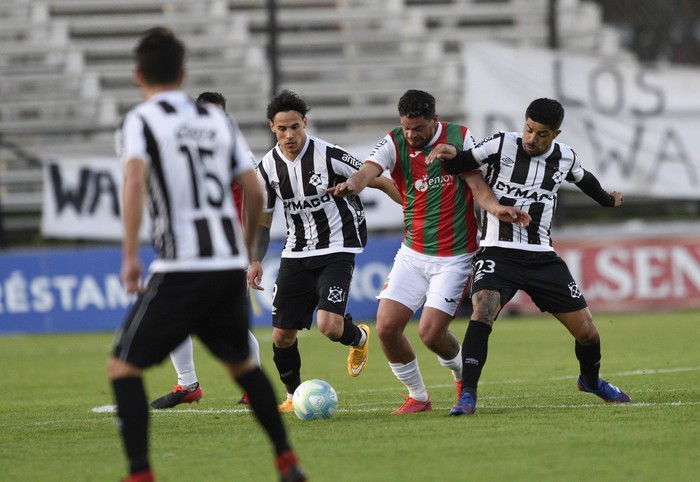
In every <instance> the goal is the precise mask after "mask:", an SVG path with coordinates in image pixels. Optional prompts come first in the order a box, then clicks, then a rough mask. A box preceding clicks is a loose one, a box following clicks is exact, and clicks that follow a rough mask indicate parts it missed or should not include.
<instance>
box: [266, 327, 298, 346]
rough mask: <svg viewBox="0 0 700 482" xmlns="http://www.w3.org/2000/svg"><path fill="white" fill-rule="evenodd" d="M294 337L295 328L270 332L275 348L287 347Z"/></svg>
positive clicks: (295, 337) (291, 343)
mask: <svg viewBox="0 0 700 482" xmlns="http://www.w3.org/2000/svg"><path fill="white" fill-rule="evenodd" d="M296 339H297V334H296V330H274V331H273V333H272V343H273V344H274V345H275V346H276V347H277V348H289V347H290V346H292V345H293V344H294V341H295V340H296Z"/></svg>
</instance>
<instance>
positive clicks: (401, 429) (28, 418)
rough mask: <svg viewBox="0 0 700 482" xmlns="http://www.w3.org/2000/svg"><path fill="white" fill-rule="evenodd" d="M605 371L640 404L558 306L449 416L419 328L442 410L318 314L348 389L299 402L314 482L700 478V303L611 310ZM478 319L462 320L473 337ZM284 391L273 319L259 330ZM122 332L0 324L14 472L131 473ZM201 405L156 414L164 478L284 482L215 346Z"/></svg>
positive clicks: (161, 380)
mask: <svg viewBox="0 0 700 482" xmlns="http://www.w3.org/2000/svg"><path fill="white" fill-rule="evenodd" d="M596 323H597V326H598V328H599V330H600V332H601V335H602V343H603V345H602V347H603V367H602V372H601V373H602V376H603V377H604V378H606V379H608V380H610V381H611V382H612V383H614V384H616V385H619V386H620V387H622V388H623V389H625V390H626V391H627V392H628V393H629V394H630V395H631V397H632V399H633V403H632V404H630V405H624V406H620V405H609V404H605V403H603V402H602V401H601V400H600V399H598V398H597V397H595V396H593V395H590V394H584V393H581V392H579V391H578V390H577V389H576V375H577V374H578V364H577V362H576V359H575V357H574V350H573V339H571V337H570V335H569V334H568V333H567V332H566V331H565V329H564V328H563V327H562V326H560V325H559V324H558V323H557V322H556V320H554V319H553V318H549V317H537V318H529V317H528V318H509V319H502V320H499V321H498V322H497V323H496V326H495V329H494V332H493V334H492V335H491V344H490V350H489V358H488V363H487V365H486V368H485V370H484V374H483V377H482V382H481V385H480V390H479V405H478V409H477V413H476V415H474V416H464V417H449V416H448V412H449V408H450V407H451V406H452V404H453V402H454V397H455V393H454V385H453V382H452V377H451V375H450V373H448V371H447V370H446V369H444V368H442V367H440V365H439V364H438V362H437V359H436V358H435V356H434V355H432V354H431V353H429V352H428V351H427V350H426V349H425V348H424V347H423V346H422V344H421V343H420V341H419V340H418V337H417V334H416V325H415V324H411V325H410V326H409V329H408V331H407V333H408V335H409V337H410V339H411V340H412V341H413V343H414V346H416V349H417V352H418V358H419V361H420V364H421V370H422V373H423V378H424V380H425V382H426V384H427V386H428V389H429V392H430V394H431V397H432V400H433V408H434V409H433V411H432V412H426V413H419V414H414V415H405V416H392V415H390V414H389V413H390V412H391V411H392V410H393V409H395V408H396V407H398V406H399V405H400V404H401V402H402V398H401V396H400V394H401V393H402V391H403V386H402V385H401V384H400V383H399V382H398V381H397V380H396V379H395V378H394V376H393V374H392V373H391V371H390V369H389V366H388V364H387V362H386V359H385V358H384V355H383V353H382V351H381V349H380V346H379V344H378V343H377V340H376V338H373V339H372V341H371V348H370V358H369V362H368V366H367V369H366V370H365V372H364V373H363V374H362V375H361V376H360V377H359V378H350V377H349V376H348V375H347V371H346V364H345V363H346V361H345V360H346V357H347V350H346V348H345V347H343V346H341V345H337V344H334V343H331V342H329V341H328V340H326V339H325V338H324V337H323V336H322V335H320V333H319V332H318V330H317V329H316V328H315V327H314V329H313V330H311V331H310V332H304V333H303V336H302V337H301V338H300V347H301V352H302V359H303V367H302V376H303V378H304V379H307V378H321V379H325V380H327V381H329V382H330V383H331V384H332V385H333V386H334V387H335V389H336V390H337V392H338V396H339V399H340V404H339V409H340V410H339V412H338V413H337V414H336V416H335V417H334V418H332V419H330V420H318V421H311V422H301V421H299V420H297V419H296V417H295V416H294V415H293V414H286V415H284V419H285V421H286V423H287V428H288V430H289V433H290V436H291V439H292V442H293V443H294V445H295V448H296V450H297V452H298V454H299V456H300V458H301V460H302V462H303V465H304V467H305V469H306V470H307V472H308V474H309V476H310V478H311V480H314V481H319V482H321V481H334V482H340V481H466V480H477V481H480V480H481V481H511V480H537V481H543V480H544V481H550V480H551V481H607V480H610V481H612V480H621V479H622V480H630V481H647V480H648V481H658V480H664V481H696V480H700V475H699V473H700V457H698V454H700V376H699V375H700V314H698V313H655V314H648V315H624V316H623V315H598V316H597V317H596ZM465 329H466V322H465V321H464V320H460V321H457V322H455V323H454V324H453V325H452V330H453V332H454V333H455V334H456V335H457V337H458V339H459V340H460V341H461V339H462V336H463V335H464V331H465ZM255 333H256V335H257V337H258V339H259V341H260V345H261V350H262V359H263V368H264V369H265V371H266V373H267V374H268V375H269V376H270V379H271V380H272V382H273V385H274V386H275V388H276V389H277V391H278V394H279V397H280V400H281V399H282V397H283V391H284V390H283V387H282V385H281V383H280V382H279V380H278V378H277V375H276V370H275V369H274V365H273V364H272V355H271V347H270V345H271V339H270V331H269V330H256V331H255ZM111 338H112V334H86V335H65V336H64V335H61V336H53V335H52V336H8V337H0V367H1V369H2V370H1V371H0V373H1V374H2V381H3V384H2V386H3V388H4V390H3V394H2V404H1V405H0V427H1V431H0V480H2V481H7V482H9V481H21V482H27V481H42V482H43V481H68V480H69V481H116V480H119V479H120V477H123V476H124V474H125V473H126V462H125V459H124V456H123V453H122V447H121V442H120V439H119V437H118V434H117V431H116V428H115V425H114V415H113V414H112V413H99V412H95V411H94V410H93V409H94V408H95V407H100V406H105V405H109V404H111V403H112V398H111V391H110V388H109V384H108V382H107V378H106V375H105V361H106V356H107V353H108V352H109V348H110V343H111ZM195 356H196V361H197V372H198V375H199V379H200V382H201V383H202V386H203V388H204V391H205V393H204V398H203V399H202V401H201V403H199V404H193V405H192V406H184V407H183V408H181V409H180V408H177V409H173V410H169V411H159V412H152V417H151V451H152V464H153V466H154V469H155V471H156V475H157V477H158V480H160V481H166V482H176V481H207V482H208V481H212V482H217V481H272V480H276V473H275V471H274V469H273V465H272V460H273V457H272V449H271V446H270V445H269V443H268V441H267V439H266V438H265V437H264V436H263V433H262V431H261V430H260V429H259V427H258V425H257V424H256V422H255V420H254V418H253V417H252V416H251V414H250V413H249V412H247V411H246V410H242V409H241V408H240V406H238V405H236V401H237V400H238V398H239V397H240V391H239V389H238V387H234V386H233V385H232V384H231V383H230V382H229V380H228V379H227V377H226V375H225V373H224V370H223V368H221V367H220V365H218V363H217V362H216V361H214V360H213V359H212V358H211V356H210V355H209V354H208V353H207V352H206V351H205V349H204V348H203V347H201V345H196V347H195ZM174 383H175V373H174V371H173V369H172V366H171V365H170V362H169V361H166V362H165V363H163V364H162V365H161V366H158V367H156V368H154V369H152V370H151V371H149V372H147V375H146V384H147V391H148V393H149V396H150V397H155V396H160V395H162V394H163V393H165V392H166V391H168V390H169V389H170V388H171V387H172V385H173V384H174Z"/></svg>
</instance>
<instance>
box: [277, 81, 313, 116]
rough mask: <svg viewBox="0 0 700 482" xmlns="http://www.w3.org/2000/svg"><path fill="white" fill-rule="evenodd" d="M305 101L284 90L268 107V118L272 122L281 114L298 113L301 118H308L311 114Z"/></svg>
mask: <svg viewBox="0 0 700 482" xmlns="http://www.w3.org/2000/svg"><path fill="white" fill-rule="evenodd" d="M310 110H311V109H309V108H308V107H307V106H306V102H304V99H302V98H301V97H299V96H298V95H297V94H295V93H294V92H292V91H290V90H287V89H284V90H283V91H282V92H280V93H279V95H277V96H276V97H275V98H274V99H272V101H271V102H270V103H269V104H268V105H267V118H268V119H269V120H270V122H272V119H274V118H275V116H276V115H277V114H278V113H280V112H289V111H296V112H298V113H300V114H301V117H302V118H304V117H306V113H307V112H309V111H310Z"/></svg>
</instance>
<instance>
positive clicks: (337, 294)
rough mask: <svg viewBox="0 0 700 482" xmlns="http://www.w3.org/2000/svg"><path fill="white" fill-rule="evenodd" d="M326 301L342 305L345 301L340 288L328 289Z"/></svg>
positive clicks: (343, 292) (332, 287)
mask: <svg viewBox="0 0 700 482" xmlns="http://www.w3.org/2000/svg"><path fill="white" fill-rule="evenodd" d="M328 301H330V302H331V303H342V302H343V301H345V291H344V290H343V288H341V287H340V286H331V287H330V288H328Z"/></svg>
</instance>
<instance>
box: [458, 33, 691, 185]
mask: <svg viewBox="0 0 700 482" xmlns="http://www.w3.org/2000/svg"><path fill="white" fill-rule="evenodd" d="M465 55H466V62H465V64H466V82H465V86H466V96H465V99H466V102H465V112H467V113H468V116H467V118H468V125H469V127H470V128H471V129H472V131H473V133H474V137H475V138H476V139H477V140H480V139H483V138H485V137H487V136H490V135H492V134H493V133H495V132H498V131H501V130H504V131H517V132H521V131H522V129H523V124H524V121H525V110H526V108H527V106H528V105H529V103H530V102H531V101H532V100H534V99H536V98H538V97H550V98H554V99H557V100H559V101H560V102H561V103H562V104H563V106H564V109H565V110H566V116H565V118H564V123H563V124H562V127H561V129H562V132H561V134H560V135H559V138H558V140H560V141H561V142H564V143H565V144H568V145H570V146H571V147H572V148H573V149H574V150H575V151H576V153H577V154H578V156H579V157H580V159H581V163H582V165H583V167H584V168H585V169H587V170H589V171H591V172H593V173H594V174H595V175H596V177H598V179H599V180H600V181H601V184H602V185H603V188H605V189H607V190H616V191H622V192H623V193H625V194H631V195H639V196H652V197H661V198H675V199H699V198H700V135H698V133H699V132H700V89H698V85H700V69H698V68H689V67H670V66H649V65H644V64H640V63H639V62H637V61H635V60H632V59H624V60H621V59H615V60H614V61H613V60H606V59H605V58H603V57H590V56H577V55H572V54H571V53H570V52H568V53H564V52H557V51H552V50H544V49H535V48H533V49H515V48H511V47H507V46H503V45H499V44H493V43H477V44H470V45H469V47H468V48H467V49H466V54H465Z"/></svg>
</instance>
